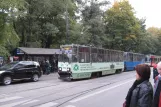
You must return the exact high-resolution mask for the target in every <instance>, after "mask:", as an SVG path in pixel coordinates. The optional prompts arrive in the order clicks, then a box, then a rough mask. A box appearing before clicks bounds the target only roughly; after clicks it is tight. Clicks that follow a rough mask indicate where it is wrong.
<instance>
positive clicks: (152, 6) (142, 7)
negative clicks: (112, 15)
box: [99, 0, 161, 28]
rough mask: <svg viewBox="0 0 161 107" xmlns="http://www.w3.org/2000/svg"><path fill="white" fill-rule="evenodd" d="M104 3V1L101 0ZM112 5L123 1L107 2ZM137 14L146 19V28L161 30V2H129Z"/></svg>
mask: <svg viewBox="0 0 161 107" xmlns="http://www.w3.org/2000/svg"><path fill="white" fill-rule="evenodd" d="M99 1H104V0H99ZM106 1H110V2H111V4H113V3H114V1H121V0H106ZM128 1H129V3H130V4H131V6H132V7H133V8H134V10H135V12H136V14H135V15H136V17H137V18H139V19H141V18H145V19H146V22H145V24H146V28H149V27H158V28H161V13H160V11H161V0H128ZM110 7H111V6H110Z"/></svg>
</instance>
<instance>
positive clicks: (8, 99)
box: [0, 96, 22, 103]
mask: <svg viewBox="0 0 161 107" xmlns="http://www.w3.org/2000/svg"><path fill="white" fill-rule="evenodd" d="M20 98H22V97H19V96H15V97H8V98H4V99H1V100H0V103H2V102H6V101H11V100H16V99H20Z"/></svg>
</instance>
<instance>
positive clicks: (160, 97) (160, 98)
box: [153, 62, 161, 107]
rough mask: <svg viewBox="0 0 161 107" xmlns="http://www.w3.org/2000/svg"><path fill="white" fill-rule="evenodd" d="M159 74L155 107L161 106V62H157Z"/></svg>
mask: <svg viewBox="0 0 161 107" xmlns="http://www.w3.org/2000/svg"><path fill="white" fill-rule="evenodd" d="M157 70H158V73H159V74H158V76H156V77H155V81H156V82H155V84H154V98H153V107H161V62H159V63H158V64H157Z"/></svg>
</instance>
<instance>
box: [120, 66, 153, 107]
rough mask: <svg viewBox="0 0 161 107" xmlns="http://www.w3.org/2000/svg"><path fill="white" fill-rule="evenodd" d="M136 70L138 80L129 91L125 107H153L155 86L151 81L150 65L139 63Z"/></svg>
mask: <svg viewBox="0 0 161 107" xmlns="http://www.w3.org/2000/svg"><path fill="white" fill-rule="evenodd" d="M135 70H136V80H135V81H134V83H133V85H132V86H131V88H130V89H129V91H128V94H127V96H126V98H125V102H124V103H123V107H152V100H153V87H152V85H151V83H150V82H149V79H150V74H151V73H150V66H149V65H147V64H139V65H137V66H136V67H135Z"/></svg>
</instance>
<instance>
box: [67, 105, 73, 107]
mask: <svg viewBox="0 0 161 107" xmlns="http://www.w3.org/2000/svg"><path fill="white" fill-rule="evenodd" d="M65 107H75V106H73V105H68V106H65Z"/></svg>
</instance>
